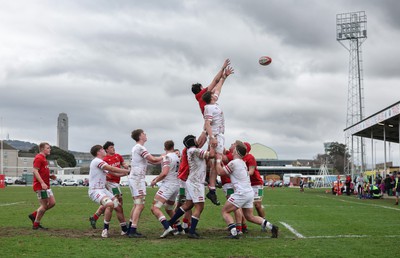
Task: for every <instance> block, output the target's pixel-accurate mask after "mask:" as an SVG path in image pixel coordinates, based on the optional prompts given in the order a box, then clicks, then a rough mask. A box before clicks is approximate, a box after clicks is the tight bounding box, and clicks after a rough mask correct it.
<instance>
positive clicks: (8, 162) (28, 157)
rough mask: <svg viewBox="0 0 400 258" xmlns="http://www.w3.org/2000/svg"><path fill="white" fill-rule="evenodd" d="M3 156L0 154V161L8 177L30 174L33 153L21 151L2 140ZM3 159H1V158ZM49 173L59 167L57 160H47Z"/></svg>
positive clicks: (3, 171) (55, 171)
mask: <svg viewBox="0 0 400 258" xmlns="http://www.w3.org/2000/svg"><path fill="white" fill-rule="evenodd" d="M2 146H3V150H2V153H3V156H2V157H1V155H0V163H1V164H2V166H3V168H0V170H1V169H2V171H0V174H1V173H3V174H5V175H6V176H9V177H20V176H22V175H23V174H32V169H33V160H34V158H35V156H36V154H34V153H27V152H21V151H19V150H18V149H16V148H14V147H12V146H11V145H9V144H7V143H6V142H4V141H3V144H2ZM2 159H3V160H2ZM48 162H49V169H50V173H57V171H58V169H59V167H58V164H57V161H55V160H48Z"/></svg>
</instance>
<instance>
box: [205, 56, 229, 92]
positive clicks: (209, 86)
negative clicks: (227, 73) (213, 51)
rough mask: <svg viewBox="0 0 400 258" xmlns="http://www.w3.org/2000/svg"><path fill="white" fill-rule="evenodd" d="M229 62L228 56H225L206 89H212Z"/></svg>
mask: <svg viewBox="0 0 400 258" xmlns="http://www.w3.org/2000/svg"><path fill="white" fill-rule="evenodd" d="M230 64H231V60H229V58H227V59H226V60H225V61H224V64H223V65H222V67H221V69H220V70H219V71H218V73H217V74H216V75H215V77H214V79H213V80H212V81H211V83H210V85H208V87H207V91H213V89H214V88H215V86H216V85H217V84H218V82H219V81H220V79H221V77H223V75H224V70H225V68H226V67H228V65H230Z"/></svg>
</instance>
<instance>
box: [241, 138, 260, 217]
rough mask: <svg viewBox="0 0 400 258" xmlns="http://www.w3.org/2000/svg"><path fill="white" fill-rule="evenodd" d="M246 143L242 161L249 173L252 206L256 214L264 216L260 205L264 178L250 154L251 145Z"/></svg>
mask: <svg viewBox="0 0 400 258" xmlns="http://www.w3.org/2000/svg"><path fill="white" fill-rule="evenodd" d="M244 145H246V151H247V152H246V155H245V156H244V157H243V161H244V162H245V163H246V166H247V169H248V171H249V175H250V182H251V187H252V188H253V191H254V208H256V211H257V214H258V216H260V217H261V218H265V211H264V207H263V205H262V199H263V191H264V180H263V179H262V177H261V175H260V172H259V171H258V169H257V161H256V159H255V158H254V156H253V155H252V154H250V150H251V145H250V143H248V142H244Z"/></svg>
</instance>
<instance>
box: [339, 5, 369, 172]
mask: <svg viewBox="0 0 400 258" xmlns="http://www.w3.org/2000/svg"><path fill="white" fill-rule="evenodd" d="M366 39H367V16H366V15H365V11H360V12H351V13H342V14H337V15H336V40H337V41H338V42H339V43H340V44H341V45H342V46H343V47H344V48H345V49H347V50H348V51H349V53H350V58H349V81H348V93H347V118H346V128H348V127H350V126H352V125H354V124H356V123H357V122H359V121H361V120H362V119H363V118H364V89H363V69H362V51H361V44H362V43H363V42H364V41H365V40H366ZM345 41H346V43H347V42H348V45H347V44H345ZM345 144H346V147H347V150H348V151H349V154H350V155H351V160H352V161H351V164H350V163H349V162H347V159H345V164H344V165H345V166H344V167H345V173H346V174H351V176H352V178H354V172H355V169H356V168H357V170H358V171H357V172H358V173H359V172H362V171H364V164H365V163H364V161H365V153H364V149H365V144H364V140H363V138H361V137H356V136H354V137H353V136H352V135H346V136H345ZM356 166H357V167H356Z"/></svg>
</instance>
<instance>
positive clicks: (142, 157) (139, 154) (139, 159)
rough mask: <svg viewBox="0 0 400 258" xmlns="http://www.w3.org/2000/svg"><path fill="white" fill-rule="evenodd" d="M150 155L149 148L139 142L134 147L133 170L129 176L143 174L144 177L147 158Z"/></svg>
mask: <svg viewBox="0 0 400 258" xmlns="http://www.w3.org/2000/svg"><path fill="white" fill-rule="evenodd" d="M148 155H150V153H149V152H148V151H147V149H146V148H145V147H144V146H143V145H141V144H139V143H137V144H136V145H135V146H133V148H132V157H131V172H130V173H129V176H141V177H144V176H145V175H146V170H147V159H146V157H147V156H148Z"/></svg>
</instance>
